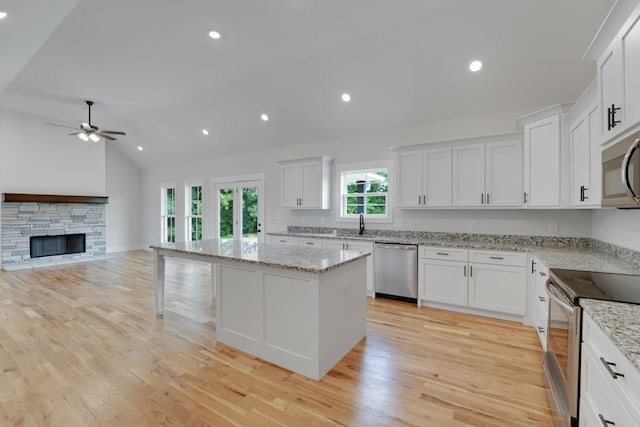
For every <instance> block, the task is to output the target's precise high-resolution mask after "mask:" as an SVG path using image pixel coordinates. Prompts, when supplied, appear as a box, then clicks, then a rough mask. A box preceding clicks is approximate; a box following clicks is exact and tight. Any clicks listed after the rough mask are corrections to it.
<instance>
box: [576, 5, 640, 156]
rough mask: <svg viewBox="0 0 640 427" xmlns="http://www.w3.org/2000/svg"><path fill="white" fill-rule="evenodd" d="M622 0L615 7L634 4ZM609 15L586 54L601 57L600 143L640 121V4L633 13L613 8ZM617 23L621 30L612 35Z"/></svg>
mask: <svg viewBox="0 0 640 427" xmlns="http://www.w3.org/2000/svg"><path fill="white" fill-rule="evenodd" d="M618 3H619V4H616V5H615V6H614V9H620V8H628V7H629V6H628V5H632V2H618ZM609 16H610V17H613V18H612V19H609V18H608V19H607V21H605V23H604V24H603V28H602V29H601V30H600V32H599V34H598V35H597V36H596V38H595V39H594V41H593V42H592V44H591V47H590V48H589V50H588V51H587V54H586V56H587V57H590V58H592V59H597V81H598V91H597V92H598V107H599V109H600V117H601V132H602V137H603V139H602V140H601V141H600V144H604V143H605V142H606V141H608V140H610V139H612V138H614V137H616V136H617V135H619V134H620V133H622V132H623V131H625V130H627V129H629V128H630V127H633V126H635V125H636V124H638V123H639V122H640V99H639V97H638V94H639V93H640V5H638V6H637V7H635V10H632V11H631V12H629V13H624V12H620V11H619V10H617V11H616V10H612V13H610V15H609ZM620 17H624V18H626V19H625V21H624V22H623V23H619V22H613V21H619V19H620ZM616 25H617V26H618V27H617V28H616V29H617V33H615V36H614V37H613V38H611V37H610V36H609V35H608V34H609V33H610V32H611V28H612V27H613V26H616ZM607 37H609V39H608V40H605V39H606V38H607ZM601 46H606V47H604V48H602V47H601Z"/></svg>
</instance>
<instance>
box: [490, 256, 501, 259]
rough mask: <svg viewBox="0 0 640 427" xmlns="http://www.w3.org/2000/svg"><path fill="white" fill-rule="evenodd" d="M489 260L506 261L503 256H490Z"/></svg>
mask: <svg viewBox="0 0 640 427" xmlns="http://www.w3.org/2000/svg"><path fill="white" fill-rule="evenodd" d="M489 259H504V258H503V257H501V256H490V257H489Z"/></svg>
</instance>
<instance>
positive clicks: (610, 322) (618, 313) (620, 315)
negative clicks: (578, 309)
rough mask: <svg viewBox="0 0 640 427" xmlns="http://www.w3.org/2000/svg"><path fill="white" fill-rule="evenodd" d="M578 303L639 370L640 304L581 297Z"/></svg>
mask: <svg viewBox="0 0 640 427" xmlns="http://www.w3.org/2000/svg"><path fill="white" fill-rule="evenodd" d="M580 305H581V306H582V308H583V309H584V311H585V312H586V313H588V314H589V315H590V316H591V318H592V319H593V320H594V321H595V323H596V324H597V325H598V326H599V327H600V329H602V331H603V332H604V333H605V335H607V337H609V339H611V341H613V343H614V344H615V346H616V347H617V348H618V350H620V352H621V353H622V354H624V355H625V357H626V358H627V359H629V361H630V362H631V364H633V366H635V367H636V369H637V370H638V371H639V372H640V304H624V303H620V302H612V301H600V300H593V299H581V300H580Z"/></svg>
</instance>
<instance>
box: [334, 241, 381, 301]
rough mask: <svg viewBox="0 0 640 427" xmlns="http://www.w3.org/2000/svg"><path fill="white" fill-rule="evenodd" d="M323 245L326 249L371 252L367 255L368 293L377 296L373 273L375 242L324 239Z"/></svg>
mask: <svg viewBox="0 0 640 427" xmlns="http://www.w3.org/2000/svg"><path fill="white" fill-rule="evenodd" d="M322 247H323V248H325V249H338V250H344V251H359V252H369V253H370V254H371V255H369V256H368V257H367V295H368V296H370V297H374V296H375V283H374V275H373V263H374V259H373V243H372V242H367V241H360V240H342V239H323V240H322Z"/></svg>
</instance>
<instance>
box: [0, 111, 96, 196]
mask: <svg viewBox="0 0 640 427" xmlns="http://www.w3.org/2000/svg"><path fill="white" fill-rule="evenodd" d="M50 121H52V120H51V119H47V118H44V117H37V116H31V115H28V114H24V113H18V112H15V111H10V110H2V111H1V112H0V188H1V190H2V192H3V193H33V194H67V195H81V196H104V195H105V191H106V178H105V147H104V144H103V143H99V144H91V145H89V144H87V143H85V142H83V141H81V140H80V139H78V138H75V137H72V136H69V135H68V134H69V133H71V132H73V130H72V129H65V128H62V127H56V126H49V125H46V124H45V123H46V122H50Z"/></svg>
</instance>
